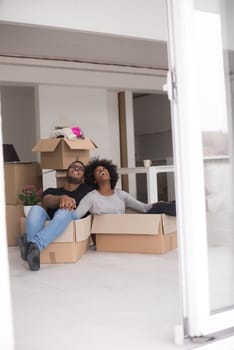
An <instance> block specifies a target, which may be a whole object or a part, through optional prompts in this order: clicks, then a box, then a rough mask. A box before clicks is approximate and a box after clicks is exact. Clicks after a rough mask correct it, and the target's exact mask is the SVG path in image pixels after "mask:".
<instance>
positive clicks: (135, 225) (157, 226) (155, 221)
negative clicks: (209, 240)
mask: <svg viewBox="0 0 234 350" xmlns="http://www.w3.org/2000/svg"><path fill="white" fill-rule="evenodd" d="M91 232H92V233H95V234H96V250H97V251H102V252H127V253H157V254H161V253H165V252H167V251H169V250H172V249H175V248H176V247H177V237H176V218H175V217H172V216H167V215H164V214H163V215H161V214H113V215H112V214H106V215H95V216H94V219H93V224H92V228H91Z"/></svg>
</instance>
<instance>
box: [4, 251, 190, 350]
mask: <svg viewBox="0 0 234 350" xmlns="http://www.w3.org/2000/svg"><path fill="white" fill-rule="evenodd" d="M9 261H10V274H11V288H12V300H13V313H14V327H15V343H16V350H41V349H43V350H51V349H56V350H70V349H81V350H91V349H92V350H99V349H100V350H117V349H118V350H119V349H121V350H131V349H134V350H151V349H152V350H155V349H158V350H161V349H163V350H173V349H193V348H195V344H192V343H190V342H187V343H185V345H184V346H182V347H180V348H178V346H176V345H175V344H174V337H173V333H174V326H175V325H176V324H178V323H179V322H180V317H179V315H180V312H179V291H178V271H177V251H176V250H174V251H171V252H169V253H167V254H163V255H153V254H152V255H151V254H149V255H148V254H126V253H123V254H121V253H98V252H96V251H94V250H92V249H90V250H89V251H88V252H87V253H86V254H85V255H84V256H83V257H82V258H81V260H80V261H79V262H77V263H76V264H58V265H41V270H40V271H39V272H31V271H29V270H28V268H27V265H26V263H25V262H24V261H22V260H21V259H20V257H19V250H18V247H12V248H9Z"/></svg>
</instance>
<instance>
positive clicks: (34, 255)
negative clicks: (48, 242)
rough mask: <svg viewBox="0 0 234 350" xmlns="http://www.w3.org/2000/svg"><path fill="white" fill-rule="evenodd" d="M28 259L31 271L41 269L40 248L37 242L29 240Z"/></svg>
mask: <svg viewBox="0 0 234 350" xmlns="http://www.w3.org/2000/svg"><path fill="white" fill-rule="evenodd" d="M26 259H27V262H28V266H29V268H30V270H31V271H38V270H40V249H39V248H38V246H37V245H36V243H34V242H28V245H27V257H26Z"/></svg>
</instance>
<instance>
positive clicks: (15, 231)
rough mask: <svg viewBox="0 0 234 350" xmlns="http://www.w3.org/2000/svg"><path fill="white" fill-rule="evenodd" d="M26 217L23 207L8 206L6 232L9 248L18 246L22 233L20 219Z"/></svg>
mask: <svg viewBox="0 0 234 350" xmlns="http://www.w3.org/2000/svg"><path fill="white" fill-rule="evenodd" d="M22 215H24V209H23V205H21V204H19V205H6V230H7V244H8V246H16V245H17V237H18V236H19V233H20V218H21V216H22Z"/></svg>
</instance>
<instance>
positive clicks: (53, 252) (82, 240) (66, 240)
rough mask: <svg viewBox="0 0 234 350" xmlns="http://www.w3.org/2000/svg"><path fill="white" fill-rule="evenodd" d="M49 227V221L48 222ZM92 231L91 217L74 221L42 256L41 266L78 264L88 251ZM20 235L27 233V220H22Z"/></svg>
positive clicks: (22, 218)
mask: <svg viewBox="0 0 234 350" xmlns="http://www.w3.org/2000/svg"><path fill="white" fill-rule="evenodd" d="M47 224H48V225H49V221H48V222H47ZM90 231H91V216H90V215H89V216H87V217H86V218H84V219H80V220H75V221H72V222H71V223H70V224H69V225H68V227H67V228H66V230H65V231H64V232H63V233H62V234H61V235H60V236H59V237H58V238H57V239H56V240H54V241H53V242H52V243H51V244H49V245H48V247H46V248H45V249H44V250H43V251H42V252H41V256H40V260H41V264H58V263H72V262H77V261H78V260H79V259H80V258H81V256H82V255H83V254H84V253H85V252H86V251H87V249H88V245H89V236H90ZM20 233H21V234H24V233H25V218H24V217H21V218H20Z"/></svg>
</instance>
